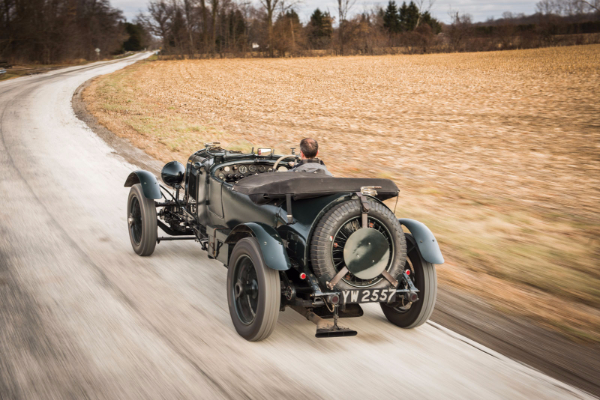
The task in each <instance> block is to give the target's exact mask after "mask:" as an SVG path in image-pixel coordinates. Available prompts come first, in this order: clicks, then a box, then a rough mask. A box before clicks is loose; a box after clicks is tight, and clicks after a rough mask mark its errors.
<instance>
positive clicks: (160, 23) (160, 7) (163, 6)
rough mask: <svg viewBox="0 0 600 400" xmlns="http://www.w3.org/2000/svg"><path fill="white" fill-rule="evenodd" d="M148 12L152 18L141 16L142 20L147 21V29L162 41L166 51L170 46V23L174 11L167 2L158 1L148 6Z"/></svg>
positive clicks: (163, 0)
mask: <svg viewBox="0 0 600 400" xmlns="http://www.w3.org/2000/svg"><path fill="white" fill-rule="evenodd" d="M148 12H149V13H150V17H145V16H140V19H141V20H143V21H145V25H146V28H147V29H148V30H149V31H150V33H152V34H153V35H155V36H159V37H160V38H161V39H162V41H163V50H165V49H166V48H167V46H168V43H167V41H168V40H169V22H170V20H171V16H172V14H173V9H172V7H171V6H170V5H169V4H167V2H166V1H165V0H156V1H151V2H150V3H149V4H148Z"/></svg>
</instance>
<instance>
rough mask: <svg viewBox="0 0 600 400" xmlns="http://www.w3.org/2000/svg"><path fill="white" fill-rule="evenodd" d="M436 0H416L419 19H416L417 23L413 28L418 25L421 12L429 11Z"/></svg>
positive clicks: (421, 15)
mask: <svg viewBox="0 0 600 400" xmlns="http://www.w3.org/2000/svg"><path fill="white" fill-rule="evenodd" d="M435 2H436V0H417V2H416V5H417V7H418V8H419V19H418V20H417V25H416V26H415V29H416V28H418V27H419V24H420V23H421V17H423V13H426V12H431V9H432V8H433V6H434V5H435Z"/></svg>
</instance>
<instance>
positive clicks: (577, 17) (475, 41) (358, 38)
mask: <svg viewBox="0 0 600 400" xmlns="http://www.w3.org/2000/svg"><path fill="white" fill-rule="evenodd" d="M330 1H331V4H330V7H328V8H327V9H321V8H317V9H316V10H314V11H313V13H312V14H311V15H310V18H309V19H308V21H306V22H305V23H302V21H301V20H300V18H299V16H298V13H297V12H296V8H297V7H296V6H297V4H295V3H293V2H289V1H284V0H259V1H258V2H256V3H248V2H245V1H244V2H243V1H234V0H152V1H151V2H150V3H149V6H148V12H147V13H145V14H142V15H140V16H139V17H138V18H139V20H140V21H141V23H142V24H143V26H145V27H146V28H147V29H148V30H149V31H150V32H152V34H153V35H154V36H155V37H157V38H159V39H160V46H161V49H162V54H163V55H171V56H180V57H215V56H217V57H219V56H220V57H225V56H248V55H252V56H290V55H297V56H302V55H321V54H332V55H344V54H385V53H428V52H445V51H481V50H498V49H513V48H532V47H541V46H549V45H557V44H578V43H597V42H600V37H599V36H598V35H591V36H590V35H588V36H585V34H588V33H599V32H600V25H599V24H600V22H598V21H600V12H599V11H598V7H599V5H600V0H589V1H586V0H541V1H540V2H539V3H537V6H536V7H537V12H536V13H535V14H534V15H530V16H525V15H514V14H512V13H510V12H508V13H505V14H504V15H503V17H502V18H500V19H498V20H488V21H486V22H482V23H473V22H472V20H471V17H470V16H469V15H467V14H461V13H459V12H450V19H451V22H450V23H447V24H443V23H441V22H440V21H438V20H437V19H436V18H434V17H433V16H432V15H431V9H432V7H433V6H434V0H413V1H402V2H400V1H398V2H397V1H394V0H391V1H389V2H388V3H387V5H385V6H384V7H379V6H376V7H372V8H371V9H369V10H362V11H360V12H357V11H358V10H355V9H354V8H355V5H356V4H355V2H356V0H330ZM586 24H587V25H586ZM565 35H567V37H563V36H565Z"/></svg>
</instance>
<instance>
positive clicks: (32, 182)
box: [0, 53, 591, 399]
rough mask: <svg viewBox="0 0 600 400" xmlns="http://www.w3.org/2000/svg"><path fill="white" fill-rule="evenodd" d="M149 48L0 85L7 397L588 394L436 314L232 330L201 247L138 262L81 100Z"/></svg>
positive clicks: (220, 272) (119, 161)
mask: <svg viewBox="0 0 600 400" xmlns="http://www.w3.org/2000/svg"><path fill="white" fill-rule="evenodd" d="M148 55H149V54H148V53H146V54H139V55H135V56H133V57H131V58H127V59H122V60H116V61H110V62H99V63H94V64H90V65H86V66H80V67H72V68H67V69H63V70H58V71H53V72H50V73H47V74H44V75H36V76H30V77H25V78H19V79H15V80H11V81H6V82H3V83H0V194H1V198H2V202H1V204H0V398H1V399H34V398H40V399H42V398H43V399H52V398H56V399H81V398H106V399H116V398H124V399H125V398H126V399H131V398H143V399H154V398H156V399H158V398H167V399H180V398H190V399H192V398H242V397H249V398H284V397H285V398H294V399H296V398H311V399H314V398H327V399H330V398H340V399H342V398H343V399H346V398H347V399H365V398H378V399H386V398H387V399H397V398H430V399H441V398H444V399H446V398H456V399H465V398H471V399H508V398H510V399H533V398H535V399H543V398H546V399H571V398H575V399H586V398H591V396H589V395H587V394H586V393H584V392H582V391H580V390H577V389H575V388H573V387H570V386H568V385H566V384H563V383H560V382H558V381H556V380H554V379H552V378H549V377H547V376H545V375H543V374H541V373H539V372H537V371H535V370H533V369H531V368H529V367H526V366H524V365H522V364H519V363H517V362H515V361H512V360H510V359H508V358H506V357H503V356H501V355H499V354H497V353H495V352H493V351H491V350H489V349H487V348H485V347H483V346H480V345H478V344H477V343H474V342H472V341H469V340H468V339H466V338H464V337H462V336H460V335H458V334H455V333H453V332H451V331H448V330H446V329H445V328H443V327H441V326H439V325H437V324H434V323H430V324H428V325H425V326H423V327H421V328H419V329H416V330H411V331H406V330H401V329H398V328H396V327H395V326H392V325H391V324H389V323H387V321H386V320H385V318H384V317H383V315H382V313H381V312H380V310H379V308H378V307H377V306H376V305H370V306H367V307H365V308H366V309H365V314H366V315H365V317H363V318H360V319H355V320H348V321H347V324H348V325H350V326H351V327H352V328H354V329H356V330H357V331H358V332H359V334H358V336H357V337H355V338H340V339H316V338H315V337H314V331H315V327H314V326H313V325H312V324H311V323H309V322H308V321H305V320H303V319H302V317H300V316H299V315H298V314H296V313H294V312H292V311H286V312H285V313H282V314H281V316H280V320H279V323H278V325H277V329H276V331H275V333H274V334H273V336H272V337H271V338H270V339H269V340H267V341H265V342H261V343H248V342H245V341H244V340H243V339H241V338H240V337H238V335H237V334H236V333H235V330H234V329H233V326H232V324H231V320H230V318H229V314H228V311H227V301H226V298H225V279H226V270H225V269H224V268H223V267H222V265H219V263H217V262H215V261H211V260H209V259H207V257H206V255H205V254H204V253H203V252H202V251H201V250H200V248H199V246H198V245H194V244H193V243H169V244H160V245H159V246H158V247H157V250H156V252H155V253H154V255H153V256H152V257H150V258H140V257H138V256H136V255H135V254H134V253H133V251H132V250H131V248H130V244H129V238H128V235H127V229H126V218H125V205H126V204H125V202H126V198H127V193H128V190H127V189H126V188H123V182H124V180H125V178H126V176H127V174H128V173H129V172H130V171H131V170H132V169H134V168H135V166H134V165H131V164H129V163H128V162H127V161H126V160H125V159H124V158H122V157H121V156H120V155H118V154H117V153H116V152H115V151H113V149H111V148H110V147H109V146H108V145H107V144H106V143H105V142H104V141H103V140H101V139H100V138H98V137H97V136H96V135H95V134H94V133H93V132H92V131H91V130H90V129H89V128H88V127H87V126H86V125H85V123H83V122H82V121H80V120H78V119H77V118H76V117H75V115H74V113H73V109H72V107H71V97H72V95H73V92H74V91H75V90H76V89H77V87H78V86H80V85H81V84H82V83H83V82H85V81H87V80H88V79H90V78H92V77H94V76H97V75H101V74H106V73H110V72H113V71H115V70H117V69H120V68H123V67H125V66H126V65H129V64H131V63H133V62H135V61H137V60H140V59H143V58H144V57H147V56H148Z"/></svg>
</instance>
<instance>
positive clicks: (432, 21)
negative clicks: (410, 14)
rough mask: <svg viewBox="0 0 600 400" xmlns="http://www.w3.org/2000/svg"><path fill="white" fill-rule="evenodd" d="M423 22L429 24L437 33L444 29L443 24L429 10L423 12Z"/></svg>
mask: <svg viewBox="0 0 600 400" xmlns="http://www.w3.org/2000/svg"><path fill="white" fill-rule="evenodd" d="M421 24H427V25H429V26H430V27H431V30H432V31H433V33H434V34H436V35H437V34H438V33H440V32H441V31H442V24H440V22H439V21H438V20H437V19H435V18H433V17H432V16H431V14H430V13H429V11H425V12H424V13H423V14H421Z"/></svg>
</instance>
